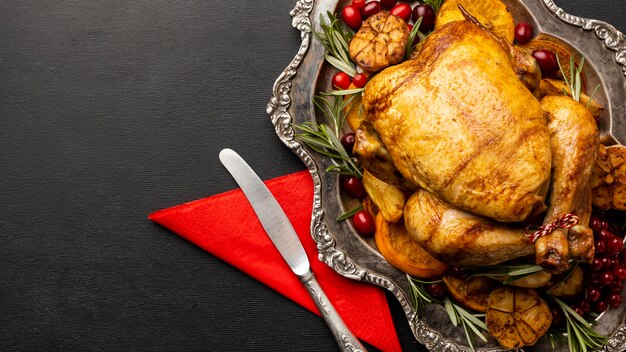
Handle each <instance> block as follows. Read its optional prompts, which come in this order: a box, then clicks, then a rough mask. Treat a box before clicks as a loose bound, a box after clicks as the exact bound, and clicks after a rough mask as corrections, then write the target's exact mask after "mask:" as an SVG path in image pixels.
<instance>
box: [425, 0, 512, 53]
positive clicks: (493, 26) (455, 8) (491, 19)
mask: <svg viewBox="0 0 626 352" xmlns="http://www.w3.org/2000/svg"><path fill="white" fill-rule="evenodd" d="M459 5H461V6H463V8H465V10H466V11H467V12H469V14H470V15H472V16H473V17H475V18H476V19H477V20H478V21H479V22H480V23H481V24H482V25H483V26H484V27H485V28H487V29H489V30H490V31H491V32H492V33H493V34H495V35H497V36H498V37H502V38H505V39H506V40H507V41H508V42H509V43H511V42H513V38H514V30H515V22H514V21H513V16H512V15H511V13H510V12H509V10H508V9H507V8H506V5H505V4H504V3H503V2H502V1H500V0H481V1H476V0H446V1H444V3H443V5H441V7H440V8H439V13H438V14H437V20H436V22H435V29H439V28H441V27H442V26H443V25H445V24H447V23H450V22H454V21H463V20H464V19H465V18H464V17H463V14H462V13H461V11H460V10H459Z"/></svg>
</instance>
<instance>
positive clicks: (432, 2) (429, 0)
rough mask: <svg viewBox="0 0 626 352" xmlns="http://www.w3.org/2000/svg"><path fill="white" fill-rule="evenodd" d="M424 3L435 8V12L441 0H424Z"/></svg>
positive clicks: (437, 10)
mask: <svg viewBox="0 0 626 352" xmlns="http://www.w3.org/2000/svg"><path fill="white" fill-rule="evenodd" d="M424 3H425V4H428V5H430V7H432V8H433V10H435V13H437V12H439V7H441V4H442V3H443V0H424Z"/></svg>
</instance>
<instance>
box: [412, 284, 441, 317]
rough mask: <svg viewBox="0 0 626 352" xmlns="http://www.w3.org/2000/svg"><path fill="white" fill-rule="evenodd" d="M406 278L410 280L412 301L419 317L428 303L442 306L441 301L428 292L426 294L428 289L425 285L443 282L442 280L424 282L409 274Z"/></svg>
mask: <svg viewBox="0 0 626 352" xmlns="http://www.w3.org/2000/svg"><path fill="white" fill-rule="evenodd" d="M406 277H407V279H408V280H409V288H410V289H411V291H410V294H411V301H412V302H413V305H414V306H415V310H416V311H417V313H418V316H419V313H421V311H422V309H423V307H424V306H425V305H426V303H437V304H442V303H441V302H440V301H438V300H436V299H434V298H433V297H432V296H431V295H430V294H428V292H426V288H424V285H427V284H432V283H436V282H441V280H439V281H422V280H419V279H416V278H414V277H411V276H409V275H408V274H407V276H406Z"/></svg>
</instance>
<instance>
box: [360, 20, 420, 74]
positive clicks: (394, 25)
mask: <svg viewBox="0 0 626 352" xmlns="http://www.w3.org/2000/svg"><path fill="white" fill-rule="evenodd" d="M408 37H409V27H408V26H407V24H406V22H404V20H402V19H401V18H400V17H397V16H394V15H390V14H389V13H387V12H385V11H381V12H379V13H377V14H375V15H373V16H371V17H369V18H368V19H367V20H365V21H364V22H363V25H362V26H361V28H360V29H359V31H358V32H357V33H356V34H355V35H354V37H353V38H352V40H350V45H349V47H348V50H349V52H350V57H351V58H352V60H354V61H355V62H356V63H357V65H359V66H360V67H361V68H362V69H363V70H365V71H369V72H376V71H380V70H382V69H383V68H385V67H388V66H391V65H394V64H397V63H398V62H400V61H402V59H403V58H404V54H405V52H406V42H407V39H408Z"/></svg>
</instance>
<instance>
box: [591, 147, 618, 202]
mask: <svg viewBox="0 0 626 352" xmlns="http://www.w3.org/2000/svg"><path fill="white" fill-rule="evenodd" d="M591 185H592V189H593V191H592V195H593V205H594V206H595V207H597V208H599V209H604V210H606V209H617V210H626V146H623V145H613V146H610V147H605V146H604V145H600V149H599V150H598V158H597V159H596V164H595V167H594V168H593V174H592V178H591Z"/></svg>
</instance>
